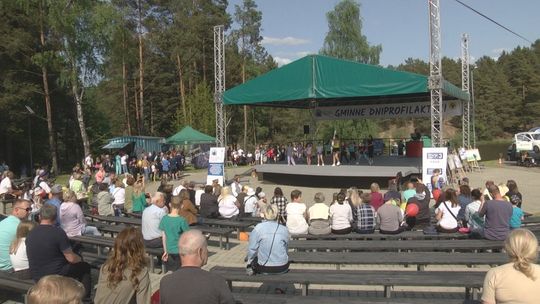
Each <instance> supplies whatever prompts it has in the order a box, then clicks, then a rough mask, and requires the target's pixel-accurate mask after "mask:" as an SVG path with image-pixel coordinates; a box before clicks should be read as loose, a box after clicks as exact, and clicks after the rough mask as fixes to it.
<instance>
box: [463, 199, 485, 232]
mask: <svg viewBox="0 0 540 304" xmlns="http://www.w3.org/2000/svg"><path fill="white" fill-rule="evenodd" d="M471 198H472V200H473V201H472V202H471V203H470V204H468V205H467V208H465V222H466V223H467V227H468V228H469V229H470V231H472V232H479V231H482V230H483V229H484V217H483V216H480V215H478V211H480V206H481V205H482V202H483V200H484V196H483V195H482V192H481V191H480V189H473V190H472V191H471Z"/></svg>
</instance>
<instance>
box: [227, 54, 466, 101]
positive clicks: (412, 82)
mask: <svg viewBox="0 0 540 304" xmlns="http://www.w3.org/2000/svg"><path fill="white" fill-rule="evenodd" d="M443 94H444V99H445V100H456V99H457V100H468V98H469V97H468V95H467V94H466V93H465V92H463V91H462V90H461V89H460V88H458V87H456V86H454V85H452V84H451V83H449V82H447V81H444V83H443ZM429 100H430V90H429V88H428V77H427V76H425V75H420V74H414V73H409V72H402V71H396V70H392V69H386V68H382V67H379V66H373V65H368V64H362V63H358V62H354V61H349V60H342V59H336V58H332V57H326V56H320V55H309V56H306V57H303V58H300V59H298V60H296V61H294V62H292V63H290V64H287V65H285V66H282V67H280V68H278V69H275V70H272V71H270V72H268V73H266V74H264V75H261V76H259V77H257V78H255V79H252V80H250V81H248V82H246V83H244V84H242V85H239V86H236V87H234V88H231V89H229V90H227V91H226V92H225V93H224V95H223V103H224V104H225V105H253V106H275V107H294V108H313V107H325V106H341V105H367V104H386V103H411V102H425V101H429Z"/></svg>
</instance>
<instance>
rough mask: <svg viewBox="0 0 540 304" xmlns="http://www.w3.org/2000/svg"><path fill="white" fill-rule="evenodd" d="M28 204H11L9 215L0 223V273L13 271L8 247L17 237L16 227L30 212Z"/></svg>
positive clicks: (18, 202) (23, 202)
mask: <svg viewBox="0 0 540 304" xmlns="http://www.w3.org/2000/svg"><path fill="white" fill-rule="evenodd" d="M30 204H31V203H30V201H27V200H23V199H18V200H16V201H15V202H14V203H13V209H12V210H11V215H10V216H8V217H7V218H5V219H3V220H2V221H1V222H0V271H10V270H11V269H13V267H12V265H11V260H10V258H9V246H10V245H11V243H12V242H13V241H14V240H15V238H16V237H17V227H18V226H19V224H20V223H21V220H24V219H26V218H28V215H29V214H30V211H32V208H31V207H30ZM42 208H43V207H42Z"/></svg>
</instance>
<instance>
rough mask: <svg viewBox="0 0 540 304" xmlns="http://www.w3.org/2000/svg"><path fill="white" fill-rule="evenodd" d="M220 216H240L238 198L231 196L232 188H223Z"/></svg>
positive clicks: (220, 197)
mask: <svg viewBox="0 0 540 304" xmlns="http://www.w3.org/2000/svg"><path fill="white" fill-rule="evenodd" d="M218 206H219V214H220V215H221V216H222V217H224V218H233V217H236V216H238V214H239V213H240V210H239V209H238V205H237V201H236V197H234V196H233V195H232V194H231V188H230V187H223V188H221V195H220V196H219V197H218Z"/></svg>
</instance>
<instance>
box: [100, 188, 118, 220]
mask: <svg viewBox="0 0 540 304" xmlns="http://www.w3.org/2000/svg"><path fill="white" fill-rule="evenodd" d="M98 190H99V192H98V194H97V209H98V214H99V215H103V216H110V215H114V212H113V208H112V202H113V201H114V197H113V196H112V194H111V193H110V192H109V186H107V184H105V183H101V184H99V186H98Z"/></svg>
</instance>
